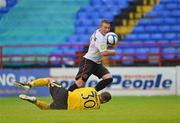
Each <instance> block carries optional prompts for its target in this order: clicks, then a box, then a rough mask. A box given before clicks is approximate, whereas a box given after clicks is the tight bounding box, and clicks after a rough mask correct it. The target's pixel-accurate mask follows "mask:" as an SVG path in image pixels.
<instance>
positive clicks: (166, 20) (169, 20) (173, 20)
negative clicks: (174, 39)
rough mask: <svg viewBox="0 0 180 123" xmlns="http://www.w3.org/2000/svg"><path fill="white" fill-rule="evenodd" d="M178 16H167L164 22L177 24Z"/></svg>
mask: <svg viewBox="0 0 180 123" xmlns="http://www.w3.org/2000/svg"><path fill="white" fill-rule="evenodd" d="M176 21H177V20H176V18H172V17H168V18H166V19H164V24H166V25H169V24H171V25H172V24H173V25H174V24H176Z"/></svg>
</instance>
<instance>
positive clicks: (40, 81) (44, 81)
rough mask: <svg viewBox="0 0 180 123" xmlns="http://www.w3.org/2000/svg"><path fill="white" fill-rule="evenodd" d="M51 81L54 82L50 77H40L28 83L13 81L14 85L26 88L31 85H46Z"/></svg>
mask: <svg viewBox="0 0 180 123" xmlns="http://www.w3.org/2000/svg"><path fill="white" fill-rule="evenodd" d="M51 82H54V80H53V79H50V78H40V79H36V80H34V81H31V82H28V83H22V82H14V85H15V86H18V87H22V88H23V89H25V90H28V89H30V88H31V87H33V86H48V84H49V83H51Z"/></svg>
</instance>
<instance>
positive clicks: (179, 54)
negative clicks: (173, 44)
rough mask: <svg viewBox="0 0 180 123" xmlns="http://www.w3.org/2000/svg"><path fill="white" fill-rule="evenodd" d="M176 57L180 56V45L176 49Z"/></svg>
mask: <svg viewBox="0 0 180 123" xmlns="http://www.w3.org/2000/svg"><path fill="white" fill-rule="evenodd" d="M176 57H177V58H180V47H179V48H177V49H176Z"/></svg>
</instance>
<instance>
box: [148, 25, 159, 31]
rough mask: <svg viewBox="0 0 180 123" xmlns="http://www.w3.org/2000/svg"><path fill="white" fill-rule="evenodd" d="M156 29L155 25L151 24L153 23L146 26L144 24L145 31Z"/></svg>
mask: <svg viewBox="0 0 180 123" xmlns="http://www.w3.org/2000/svg"><path fill="white" fill-rule="evenodd" d="M157 31H158V29H157V26H153V25H148V26H145V32H149V33H150V32H152V33H153V32H157Z"/></svg>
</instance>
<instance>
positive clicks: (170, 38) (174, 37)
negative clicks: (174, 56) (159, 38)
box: [164, 33, 177, 40]
mask: <svg viewBox="0 0 180 123" xmlns="http://www.w3.org/2000/svg"><path fill="white" fill-rule="evenodd" d="M164 37H165V39H167V40H174V39H176V38H177V36H176V34H175V33H166V34H165V35H164Z"/></svg>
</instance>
